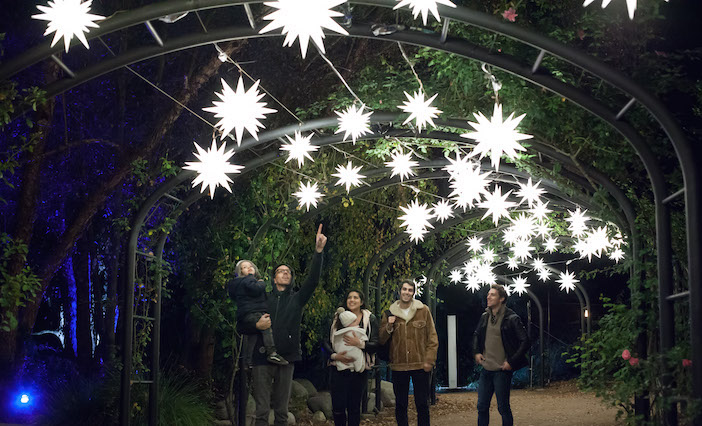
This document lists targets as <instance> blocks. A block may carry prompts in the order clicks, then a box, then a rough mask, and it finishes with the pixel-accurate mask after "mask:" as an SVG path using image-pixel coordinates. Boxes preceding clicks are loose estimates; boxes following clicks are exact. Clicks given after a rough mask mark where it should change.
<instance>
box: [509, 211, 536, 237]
mask: <svg viewBox="0 0 702 426" xmlns="http://www.w3.org/2000/svg"><path fill="white" fill-rule="evenodd" d="M510 228H512V230H513V232H514V236H515V237H516V238H521V239H527V238H529V237H531V236H532V235H534V234H535V233H536V227H535V225H534V218H533V217H532V216H528V215H527V214H526V213H520V214H519V215H518V216H517V217H516V218H515V219H512V226H511V227H510Z"/></svg>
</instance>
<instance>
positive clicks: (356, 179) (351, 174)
mask: <svg viewBox="0 0 702 426" xmlns="http://www.w3.org/2000/svg"><path fill="white" fill-rule="evenodd" d="M360 171H361V166H358V167H353V164H351V161H349V162H348V163H347V164H346V167H344V166H342V165H338V166H336V173H334V174H332V176H334V177H338V178H339V180H338V181H337V182H336V185H337V186H338V185H344V186H346V193H347V194H348V192H349V191H350V190H351V187H352V186H359V185H361V179H363V178H365V176H363V175H362V174H360V173H359V172H360Z"/></svg>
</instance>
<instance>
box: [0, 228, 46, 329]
mask: <svg viewBox="0 0 702 426" xmlns="http://www.w3.org/2000/svg"><path fill="white" fill-rule="evenodd" d="M28 252H29V249H28V247H27V245H26V244H24V243H22V242H21V241H14V240H13V239H12V238H11V237H10V236H9V235H7V234H6V233H2V234H0V277H2V280H1V282H0V312H1V313H0V329H2V330H4V331H10V330H14V329H16V328H17V317H16V313H17V310H18V309H19V308H20V307H23V306H26V302H27V301H29V300H31V299H33V298H34V296H36V294H37V292H39V291H40V290H41V280H40V279H39V277H37V276H36V274H34V272H33V271H32V270H31V268H30V267H29V266H27V265H26V260H27V253H28ZM11 262H18V263H20V264H22V265H23V267H22V269H21V270H20V271H19V273H16V274H13V273H12V272H11V271H10V270H9V266H10V264H11Z"/></svg>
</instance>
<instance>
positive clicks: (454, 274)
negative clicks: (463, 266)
mask: <svg viewBox="0 0 702 426" xmlns="http://www.w3.org/2000/svg"><path fill="white" fill-rule="evenodd" d="M449 279H450V280H451V282H452V283H454V284H456V283H459V282H461V280H462V279H463V273H462V272H461V270H460V269H454V270H453V271H451V276H450V277H449Z"/></svg>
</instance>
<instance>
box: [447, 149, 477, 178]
mask: <svg viewBox="0 0 702 426" xmlns="http://www.w3.org/2000/svg"><path fill="white" fill-rule="evenodd" d="M446 159H447V160H448V161H449V165H448V166H444V167H443V168H442V169H441V170H446V171H447V172H448V174H449V179H453V178H454V176H457V175H459V174H461V173H463V172H464V171H469V170H472V169H473V168H475V165H474V164H473V162H472V161H471V160H470V159H469V158H468V156H467V155H466V156H465V157H463V158H461V153H460V152H457V153H456V159H455V160H452V159H451V158H449V157H448V155H447V156H446Z"/></svg>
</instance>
